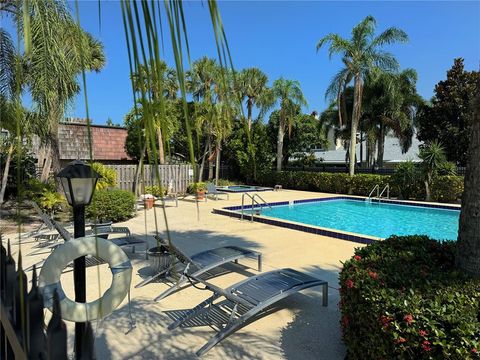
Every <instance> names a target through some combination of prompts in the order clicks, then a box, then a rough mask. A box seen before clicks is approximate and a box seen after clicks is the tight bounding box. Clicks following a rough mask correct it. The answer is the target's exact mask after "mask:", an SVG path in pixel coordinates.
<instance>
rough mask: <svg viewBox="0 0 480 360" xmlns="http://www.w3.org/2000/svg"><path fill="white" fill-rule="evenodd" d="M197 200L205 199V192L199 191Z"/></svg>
mask: <svg viewBox="0 0 480 360" xmlns="http://www.w3.org/2000/svg"><path fill="white" fill-rule="evenodd" d="M197 199H198V200H203V199H205V190H197Z"/></svg>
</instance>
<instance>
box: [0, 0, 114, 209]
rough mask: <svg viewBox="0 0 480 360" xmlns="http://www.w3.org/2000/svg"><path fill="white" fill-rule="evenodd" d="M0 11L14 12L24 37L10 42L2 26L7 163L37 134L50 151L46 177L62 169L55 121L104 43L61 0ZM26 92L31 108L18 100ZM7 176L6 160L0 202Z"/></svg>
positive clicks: (9, 4) (98, 64) (98, 61)
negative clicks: (18, 42) (18, 44)
mask: <svg viewBox="0 0 480 360" xmlns="http://www.w3.org/2000/svg"><path fill="white" fill-rule="evenodd" d="M0 11H1V15H2V16H10V17H11V18H12V20H13V21H14V22H15V24H16V26H17V29H18V32H19V34H23V35H24V36H23V38H24V39H25V43H24V46H23V51H22V49H19V48H17V47H16V46H14V44H13V41H12V37H11V34H9V33H8V32H7V31H6V30H5V29H3V28H1V29H0V52H1V53H2V56H1V57H0V69H1V78H0V83H1V86H0V87H1V92H0V103H1V104H2V105H1V106H2V128H4V129H6V130H8V133H9V136H8V139H7V141H8V142H9V147H8V150H7V160H6V163H7V164H9V163H10V161H11V156H12V155H13V152H14V144H15V143H16V144H17V149H20V146H18V145H20V144H22V142H23V141H24V140H30V139H31V135H33V134H35V135H37V136H38V137H39V139H40V141H41V143H42V144H43V145H44V146H45V147H46V152H47V153H50V154H51V155H52V156H51V157H50V156H49V157H48V158H47V159H51V162H50V161H49V160H47V162H46V163H45V164H44V166H43V173H42V178H43V179H46V178H48V176H49V175H50V171H51V169H53V171H54V172H58V171H59V170H60V151H59V147H58V124H59V122H60V121H62V120H63V116H64V113H65V110H66V109H67V107H68V106H69V105H71V104H72V102H73V100H74V98H75V96H76V95H77V94H78V92H79V91H80V85H79V84H78V81H77V76H78V75H79V74H80V73H81V72H82V71H84V70H87V71H100V70H101V69H102V68H103V66H104V64H105V55H104V52H103V45H102V44H101V43H100V42H99V41H98V40H96V39H94V38H93V37H92V36H91V35H90V34H89V33H87V32H85V31H84V30H82V29H81V27H80V26H79V25H78V24H77V22H75V20H74V19H73V18H72V16H71V14H70V11H69V10H68V8H67V6H66V4H65V3H64V2H61V1H54V0H32V1H28V2H17V1H5V2H2V7H0ZM25 14H27V15H28V16H25ZM26 19H27V20H28V21H25V20H26ZM25 93H28V95H29V96H30V97H31V99H32V107H31V108H30V109H24V108H23V106H22V104H21V96H22V95H24V94H25ZM3 110H5V111H3ZM7 177H8V166H5V169H4V174H3V176H2V191H1V193H0V203H1V202H3V196H4V191H5V184H6V179H7Z"/></svg>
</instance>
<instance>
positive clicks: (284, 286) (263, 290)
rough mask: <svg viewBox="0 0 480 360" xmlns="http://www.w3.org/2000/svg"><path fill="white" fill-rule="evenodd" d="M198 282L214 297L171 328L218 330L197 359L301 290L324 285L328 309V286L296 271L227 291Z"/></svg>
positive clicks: (255, 279) (264, 277) (256, 279)
mask: <svg viewBox="0 0 480 360" xmlns="http://www.w3.org/2000/svg"><path fill="white" fill-rule="evenodd" d="M198 281H200V282H202V283H204V284H205V285H206V288H207V289H208V290H210V291H212V292H213V295H212V296H211V297H210V298H208V299H207V300H205V301H203V302H202V303H200V304H199V305H197V306H196V307H194V308H193V309H191V310H189V311H187V312H186V313H184V315H182V316H181V317H180V318H178V319H177V320H176V321H174V322H173V323H172V324H170V325H169V326H168V329H169V330H173V329H175V328H177V327H178V326H183V327H188V326H189V325H190V326H199V325H210V326H212V327H214V328H215V327H216V328H217V329H218V332H217V334H216V335H215V336H213V337H212V338H211V339H210V340H209V341H208V342H207V343H206V344H205V345H204V346H203V347H202V348H200V349H199V350H198V351H197V352H196V355H197V356H201V355H203V354H204V353H206V352H207V351H208V350H210V349H211V348H212V347H214V346H215V345H216V344H218V343H219V342H220V341H222V340H223V339H225V338H226V337H227V336H229V335H230V334H232V333H234V332H235V331H237V330H238V329H240V328H241V327H243V326H244V325H246V323H247V322H249V321H251V320H252V318H253V317H254V316H255V315H258V314H260V313H262V312H264V311H266V310H267V308H269V307H270V306H271V305H273V304H275V303H277V302H278V301H280V300H282V299H284V298H286V297H288V296H290V295H292V294H295V293H296V292H299V291H301V290H304V289H307V288H311V287H314V286H319V285H322V287H323V291H322V300H323V306H328V283H327V282H326V281H323V280H320V279H317V278H314V277H313V276H310V275H307V274H305V273H302V272H300V271H297V270H293V269H280V270H273V271H269V272H266V273H263V274H260V275H256V276H252V277H249V278H247V279H245V280H243V281H240V282H238V283H236V284H235V285H232V286H230V287H228V288H227V289H221V288H219V287H217V286H214V285H212V284H209V283H207V282H203V281H201V280H198ZM221 298H224V299H223V300H221ZM217 300H220V301H217ZM214 302H215V303H214Z"/></svg>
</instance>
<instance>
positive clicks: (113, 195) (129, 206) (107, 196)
mask: <svg viewBox="0 0 480 360" xmlns="http://www.w3.org/2000/svg"><path fill="white" fill-rule="evenodd" d="M134 211H135V195H134V194H133V193H132V192H130V191H127V190H118V189H114V190H98V191H95V193H94V194H93V199H92V202H91V204H90V205H89V206H87V208H86V209H85V215H86V217H87V218H88V219H92V220H97V221H99V222H105V221H113V222H118V221H124V220H128V219H130V218H131V217H133V215H134Z"/></svg>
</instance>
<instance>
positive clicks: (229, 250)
mask: <svg viewBox="0 0 480 360" xmlns="http://www.w3.org/2000/svg"><path fill="white" fill-rule="evenodd" d="M155 238H156V240H157V241H158V242H159V243H160V244H162V245H164V246H165V247H167V248H168V249H169V252H170V253H171V254H172V255H173V256H174V257H175V261H173V262H172V263H171V264H170V265H169V266H168V267H167V268H166V269H164V270H162V271H159V272H157V273H156V274H154V275H152V276H150V277H148V278H147V279H145V280H143V281H142V282H141V283H139V284H137V285H136V286H135V287H136V288H138V287H141V286H144V285H146V284H148V283H150V282H152V281H154V280H156V279H158V278H160V277H161V276H164V277H165V279H166V280H169V281H171V283H172V284H171V286H170V287H169V288H168V289H167V290H165V291H164V292H162V293H161V294H160V295H158V296H157V297H156V298H155V301H159V300H161V299H163V298H165V297H167V296H168V295H170V294H172V293H174V292H176V291H178V290H180V289H182V288H184V287H186V286H188V285H190V284H192V283H194V282H197V281H199V279H206V278H211V277H213V276H215V275H216V274H215V273H214V271H215V270H218V268H220V267H222V266H223V265H226V264H228V263H232V262H233V263H238V261H239V260H240V259H245V258H253V259H255V258H256V260H257V270H258V271H262V254H261V253H259V252H256V251H252V250H249V249H245V248H241V247H238V246H224V247H219V248H215V249H209V250H205V251H201V252H199V253H196V254H194V255H190V256H189V255H187V254H186V253H185V252H183V251H182V250H181V249H180V248H178V247H176V246H175V245H174V244H173V243H172V242H170V244H168V243H167V242H166V241H165V240H164V239H162V238H160V237H158V236H156V237H155ZM180 265H182V266H183V270H182V271H178V272H177V271H176V269H177V267H178V266H180ZM175 274H177V275H179V276H177V277H176V278H175ZM192 279H195V280H193V281H192Z"/></svg>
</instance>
